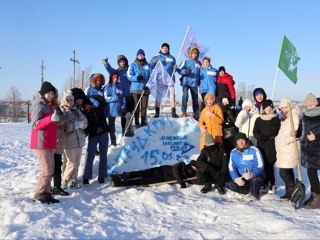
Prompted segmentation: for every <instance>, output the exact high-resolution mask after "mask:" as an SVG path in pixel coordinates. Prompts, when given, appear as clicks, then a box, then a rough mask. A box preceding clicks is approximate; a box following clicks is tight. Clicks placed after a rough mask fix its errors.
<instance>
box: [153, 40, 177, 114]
mask: <svg viewBox="0 0 320 240" xmlns="http://www.w3.org/2000/svg"><path fill="white" fill-rule="evenodd" d="M158 61H161V63H162V64H163V66H164V67H165V68H166V70H167V72H168V74H169V76H170V77H172V79H171V81H173V85H171V86H170V87H169V91H168V89H166V91H168V94H169V96H170V107H171V116H172V117H173V118H178V117H179V116H178V115H177V113H176V100H175V93H174V83H175V76H174V75H172V74H173V71H174V66H175V65H176V59H175V57H173V56H172V55H170V46H169V44H168V43H163V44H162V45H161V49H160V52H159V54H158V55H156V56H154V57H153V58H151V60H150V66H151V70H153V69H154V68H155V66H156V64H157V62H158ZM160 104H161V103H160V102H159V101H156V103H155V109H156V113H155V115H154V117H156V118H157V117H159V116H160Z"/></svg>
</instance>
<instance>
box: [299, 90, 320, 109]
mask: <svg viewBox="0 0 320 240" xmlns="http://www.w3.org/2000/svg"><path fill="white" fill-rule="evenodd" d="M303 105H304V106H305V107H307V106H310V105H315V106H317V105H318V100H317V98H316V96H315V95H313V94H312V93H308V95H307V97H306V99H305V100H304V102H303Z"/></svg>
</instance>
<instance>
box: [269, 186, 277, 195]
mask: <svg viewBox="0 0 320 240" xmlns="http://www.w3.org/2000/svg"><path fill="white" fill-rule="evenodd" d="M276 192H277V187H276V185H270V187H269V190H268V193H269V194H275V193H276Z"/></svg>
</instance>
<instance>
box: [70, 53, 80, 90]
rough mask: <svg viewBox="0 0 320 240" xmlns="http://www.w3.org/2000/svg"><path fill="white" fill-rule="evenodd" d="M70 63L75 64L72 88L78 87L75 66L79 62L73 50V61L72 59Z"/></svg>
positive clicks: (73, 65)
mask: <svg viewBox="0 0 320 240" xmlns="http://www.w3.org/2000/svg"><path fill="white" fill-rule="evenodd" d="M70 62H73V64H72V88H74V87H76V70H75V64H76V63H78V64H79V61H78V60H76V50H73V59H72V58H70Z"/></svg>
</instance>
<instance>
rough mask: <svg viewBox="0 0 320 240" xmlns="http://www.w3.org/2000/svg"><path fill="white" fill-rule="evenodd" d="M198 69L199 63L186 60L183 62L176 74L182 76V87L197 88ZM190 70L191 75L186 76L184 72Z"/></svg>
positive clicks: (198, 81)
mask: <svg viewBox="0 0 320 240" xmlns="http://www.w3.org/2000/svg"><path fill="white" fill-rule="evenodd" d="M200 67H201V63H200V62H199V61H198V60H193V59H188V60H183V61H182V63H181V65H180V67H179V69H178V73H179V74H180V75H182V76H183V80H182V86H184V85H187V86H189V87H197V86H198V85H199V83H200ZM188 68H190V69H191V73H189V74H187V73H186V70H187V69H188Z"/></svg>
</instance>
